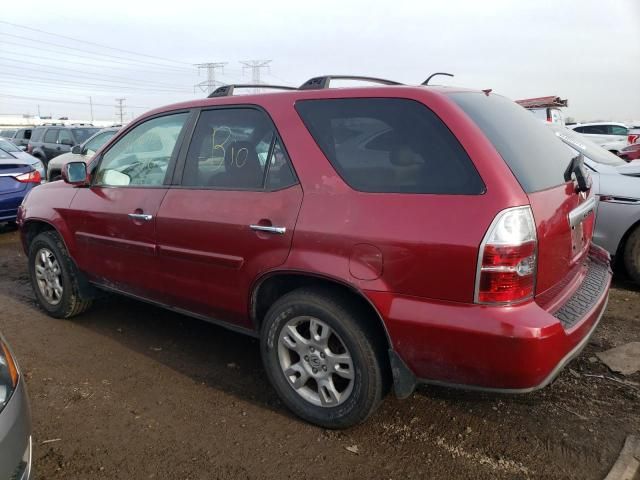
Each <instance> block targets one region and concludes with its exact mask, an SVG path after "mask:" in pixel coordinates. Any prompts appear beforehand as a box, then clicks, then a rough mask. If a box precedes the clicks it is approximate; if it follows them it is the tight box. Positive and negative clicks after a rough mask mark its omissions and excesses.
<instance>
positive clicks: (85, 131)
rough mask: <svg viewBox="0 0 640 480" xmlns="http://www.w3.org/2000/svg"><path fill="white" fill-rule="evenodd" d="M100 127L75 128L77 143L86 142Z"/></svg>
mask: <svg viewBox="0 0 640 480" xmlns="http://www.w3.org/2000/svg"><path fill="white" fill-rule="evenodd" d="M98 130H100V129H99V128H74V129H73V130H72V132H73V136H74V137H75V139H76V143H84V141H85V140H87V139H88V138H89V137H90V136H91V135H93V134H94V133H96V132H98Z"/></svg>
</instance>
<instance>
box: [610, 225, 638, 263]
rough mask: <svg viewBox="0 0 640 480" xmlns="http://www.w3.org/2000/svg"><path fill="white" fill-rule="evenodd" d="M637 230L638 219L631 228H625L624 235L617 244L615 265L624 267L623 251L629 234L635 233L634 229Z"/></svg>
mask: <svg viewBox="0 0 640 480" xmlns="http://www.w3.org/2000/svg"><path fill="white" fill-rule="evenodd" d="M639 228H640V219H638V220H636V222H635V223H633V224H631V226H630V227H629V228H627V230H626V231H625V232H624V234H623V235H622V237H621V238H620V242H619V243H618V248H617V249H616V258H615V262H616V264H618V265H624V249H625V247H626V245H627V241H628V240H629V237H630V236H631V234H632V233H633V232H635V231H636V229H639Z"/></svg>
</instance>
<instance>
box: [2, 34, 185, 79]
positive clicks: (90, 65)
mask: <svg viewBox="0 0 640 480" xmlns="http://www.w3.org/2000/svg"><path fill="white" fill-rule="evenodd" d="M2 43H3V44H10V45H17V46H20V47H25V46H26V45H22V44H20V43H13V42H7V41H3V42H2ZM38 50H45V51H48V52H53V53H56V54H58V55H67V56H73V58H87V59H90V60H96V59H94V58H91V57H85V56H82V55H78V54H75V53H64V52H56V51H55V50H50V49H44V48H42V47H38ZM2 54H3V55H14V56H17V57H19V58H23V57H27V58H40V59H44V60H50V61H53V62H56V63H60V62H62V63H71V64H76V65H85V66H88V67H93V68H109V69H121V70H125V71H127V72H136V73H153V74H154V75H158V74H157V73H155V72H154V70H153V67H148V68H147V69H145V70H131V69H130V68H128V67H130V66H131V65H129V64H125V63H122V65H124V66H119V65H99V64H96V63H87V62H77V61H74V60H68V59H66V58H51V57H43V56H42V55H31V54H28V53H24V52H7V51H3V52H2ZM97 61H101V62H106V63H118V64H121V62H113V60H97ZM52 66H55V65H52ZM143 67H145V65H143ZM156 71H157V72H160V73H159V74H160V75H184V74H185V72H184V71H182V72H178V71H175V72H174V71H161V70H156Z"/></svg>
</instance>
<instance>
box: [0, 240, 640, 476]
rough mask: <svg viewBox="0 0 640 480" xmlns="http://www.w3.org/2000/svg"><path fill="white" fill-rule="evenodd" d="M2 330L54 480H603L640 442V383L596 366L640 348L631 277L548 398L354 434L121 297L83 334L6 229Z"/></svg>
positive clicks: (479, 400)
mask: <svg viewBox="0 0 640 480" xmlns="http://www.w3.org/2000/svg"><path fill="white" fill-rule="evenodd" d="M0 330H1V331H2V332H3V333H4V335H5V336H6V337H7V339H8V340H9V342H10V343H11V345H12V347H13V349H14V351H15V353H16V355H17V357H18V360H19V361H20V363H21V366H22V368H23V371H24V374H25V377H26V379H27V383H28V387H29V393H30V396H31V404H32V409H33V417H34V440H35V446H36V450H35V467H36V471H37V478H42V479H47V480H49V479H131V478H135V479H144V478H157V479H165V478H167V479H178V478H179V479H212V478H242V479H244V478H274V479H275V478H277V479H282V478H296V479H299V478H314V479H323V478H327V479H339V478H371V479H374V478H375V479H377V478H384V479H392V478H393V479H404V478H446V479H450V478H482V479H484V478H487V479H489V478H491V479H493V478H527V477H536V478H594V479H599V478H603V477H604V476H605V475H606V473H607V472H608V470H609V469H610V468H611V466H612V465H613V463H614V462H615V460H616V458H617V455H618V452H619V450H620V448H621V447H622V444H623V442H624V439H625V437H626V435H627V434H629V433H640V374H638V373H636V374H635V375H633V376H630V377H627V378H626V379H625V381H626V383H621V382H620V380H622V379H623V377H620V376H616V375H613V374H612V373H611V372H609V371H608V370H607V369H606V367H605V366H604V365H602V364H601V363H600V362H599V361H597V360H595V358H594V354H595V352H598V351H601V350H605V349H607V348H610V347H613V346H617V345H621V344H624V343H626V342H630V341H639V340H640V289H638V288H635V287H633V286H631V285H630V284H628V283H625V282H624V281H622V280H617V281H616V286H615V288H613V289H612V291H611V299H610V301H609V307H608V310H607V313H606V314H605V317H604V319H603V321H602V323H601V326H600V327H599V329H598V331H597V333H596V335H595V336H594V338H593V339H592V341H591V343H590V344H589V346H588V347H587V348H586V349H585V351H584V352H583V354H582V356H581V357H580V358H579V359H578V360H576V361H574V362H573V363H572V364H571V365H570V369H566V370H565V371H564V372H563V374H562V375H561V376H560V378H559V379H558V380H557V381H556V382H555V383H554V384H553V385H551V386H550V387H548V388H546V389H544V390H543V391H540V392H537V393H535V394H529V395H524V396H499V395H485V394H478V393H468V392H461V391H454V390H449V389H444V388H435V387H423V388H421V389H420V390H419V391H417V392H416V393H415V394H414V395H413V396H412V397H411V398H409V399H407V400H404V401H399V400H397V399H395V398H393V397H389V398H387V400H386V401H385V402H384V404H383V405H382V407H381V408H380V409H379V410H378V412H377V413H376V414H375V415H374V416H373V417H372V418H371V419H370V420H369V421H368V422H367V423H366V424H364V425H361V426H359V427H357V428H353V429H351V430H348V431H342V432H335V431H329V430H323V429H319V428H316V427H313V426H311V425H308V424H305V423H303V422H302V421H299V420H298V419H296V418H295V417H293V416H292V415H291V414H289V412H288V411H287V410H286V409H285V408H284V407H283V406H282V405H281V404H280V402H279V401H278V399H277V397H276V395H275V393H274V392H273V390H272V389H271V387H270V386H269V384H268V382H267V380H266V378H265V375H264V374H263V371H262V367H261V364H260V359H259V352H258V345H257V342H256V341H255V340H253V339H250V338H247V337H244V336H241V335H239V334H236V333H232V332H230V331H227V330H225V329H222V328H220V327H216V326H213V325H209V324H207V323H204V322H200V321H197V320H192V319H189V318H186V317H182V316H180V315H177V314H173V313H170V312H166V311H163V310H160V309H158V308H154V307H151V306H148V305H146V304H142V303H138V302H135V301H132V300H128V299H124V298H120V297H115V296H112V297H108V298H107V299H104V300H101V301H100V302H98V303H97V304H96V305H95V306H94V308H93V309H92V310H90V311H89V312H88V313H86V314H85V315H83V316H81V317H79V318H77V319H76V320H74V321H61V320H55V319H52V318H49V317H48V316H46V315H44V314H43V313H42V312H41V311H40V310H39V309H38V307H37V306H36V304H35V300H34V297H33V293H32V291H31V287H30V284H29V280H28V276H27V269H26V258H25V256H24V254H23V253H22V251H21V248H20V245H19V240H18V235H17V233H16V232H13V231H7V230H6V229H5V231H3V232H1V233H0ZM479 361H481V360H479ZM505 361H508V359H505ZM587 375H601V376H604V377H605V378H601V377H599V376H587ZM616 380H617V381H616ZM347 448H349V449H347Z"/></svg>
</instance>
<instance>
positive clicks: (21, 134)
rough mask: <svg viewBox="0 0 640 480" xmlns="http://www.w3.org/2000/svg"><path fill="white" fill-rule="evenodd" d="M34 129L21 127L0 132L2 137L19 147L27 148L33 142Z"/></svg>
mask: <svg viewBox="0 0 640 480" xmlns="http://www.w3.org/2000/svg"><path fill="white" fill-rule="evenodd" d="M33 129H34V127H20V128H10V129H6V130H0V137H2V138H5V139H7V140H9V141H10V142H11V143H13V144H14V145H16V146H18V147H26V146H27V145H28V144H29V140H31V133H32V132H33Z"/></svg>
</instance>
